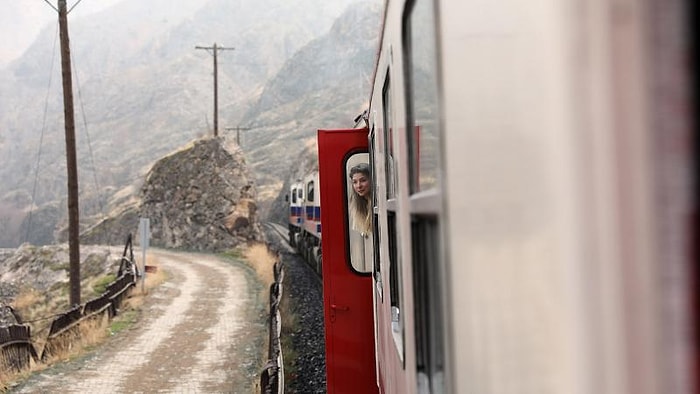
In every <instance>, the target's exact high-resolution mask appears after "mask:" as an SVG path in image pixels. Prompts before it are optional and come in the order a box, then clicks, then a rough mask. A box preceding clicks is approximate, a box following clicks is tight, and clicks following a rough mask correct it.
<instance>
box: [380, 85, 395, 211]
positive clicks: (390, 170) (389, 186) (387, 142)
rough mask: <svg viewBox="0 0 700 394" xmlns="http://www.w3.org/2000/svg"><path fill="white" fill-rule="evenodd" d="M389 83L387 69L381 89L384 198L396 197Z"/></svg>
mask: <svg viewBox="0 0 700 394" xmlns="http://www.w3.org/2000/svg"><path fill="white" fill-rule="evenodd" d="M389 88H390V83H389V72H388V71H387V76H386V81H384V88H383V89H382V106H383V114H382V115H383V118H384V119H383V120H384V157H385V162H384V172H385V176H386V178H385V179H386V198H388V199H391V198H395V197H396V168H395V155H394V129H393V126H394V125H393V124H392V120H391V119H392V117H391V115H392V111H391V96H390V94H389V92H390V90H389Z"/></svg>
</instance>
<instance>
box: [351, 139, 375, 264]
mask: <svg viewBox="0 0 700 394" xmlns="http://www.w3.org/2000/svg"><path fill="white" fill-rule="evenodd" d="M345 173H346V174H347V177H346V179H347V182H348V183H347V188H346V189H347V207H348V216H349V220H348V224H349V227H350V229H349V231H348V234H349V237H348V242H349V245H350V247H349V250H350V263H351V264H352V268H353V269H354V270H355V271H357V272H361V273H370V272H372V256H373V253H372V250H373V247H372V245H373V240H374V238H373V236H372V233H373V231H372V217H373V199H372V195H373V193H372V190H373V188H372V186H373V183H372V174H371V171H370V166H369V155H368V154H367V153H357V154H354V155H352V156H351V157H350V158H348V160H347V161H346V163H345Z"/></svg>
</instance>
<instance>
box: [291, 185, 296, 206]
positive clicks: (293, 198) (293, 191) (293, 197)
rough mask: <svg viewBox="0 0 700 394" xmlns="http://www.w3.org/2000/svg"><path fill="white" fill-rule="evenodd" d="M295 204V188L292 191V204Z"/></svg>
mask: <svg viewBox="0 0 700 394" xmlns="http://www.w3.org/2000/svg"><path fill="white" fill-rule="evenodd" d="M296 203H297V188H296V187H295V188H294V189H292V204H296Z"/></svg>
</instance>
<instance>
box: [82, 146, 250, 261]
mask: <svg viewBox="0 0 700 394" xmlns="http://www.w3.org/2000/svg"><path fill="white" fill-rule="evenodd" d="M140 217H145V218H148V219H149V220H150V229H151V238H150V243H151V245H153V246H159V247H166V248H178V249H187V250H202V251H203V250H207V251H220V250H225V249H230V248H233V247H235V246H236V245H239V244H241V243H246V242H249V241H256V240H262V239H263V232H262V228H261V226H260V223H259V220H258V215H257V204H256V191H255V184H254V182H253V180H252V178H251V176H250V174H249V171H248V168H247V166H246V163H245V158H244V157H243V153H242V152H241V150H240V148H239V147H238V146H237V145H235V143H233V141H229V140H227V139H226V138H223V137H218V138H205V139H200V140H197V141H195V142H193V143H191V144H190V145H188V146H187V147H185V148H183V149H181V150H179V151H177V152H175V153H173V154H170V155H168V156H166V157H164V158H162V159H160V160H159V161H158V162H156V164H155V165H154V166H153V167H152V168H151V171H150V172H149V173H148V176H147V178H146V181H145V183H144V185H143V187H142V188H141V192H140V198H139V199H138V200H137V201H132V202H130V204H129V205H127V206H125V207H123V208H122V209H121V210H120V212H119V213H118V214H117V215H113V216H111V217H109V218H107V219H105V220H103V221H102V222H101V223H100V224H99V225H98V226H96V227H95V228H93V229H91V230H90V231H88V232H86V233H85V234H84V236H83V237H81V240H82V241H83V242H88V243H104V241H99V240H100V239H101V238H102V239H104V238H107V239H109V242H111V243H115V242H116V243H118V242H121V241H123V239H124V237H125V234H128V233H130V232H131V233H135V232H136V229H137V227H138V220H139V218H140Z"/></svg>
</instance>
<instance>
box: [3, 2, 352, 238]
mask: <svg viewBox="0 0 700 394" xmlns="http://www.w3.org/2000/svg"><path fill="white" fill-rule="evenodd" d="M352 2H353V0H334V1H325V0H298V1H294V2H280V1H276V0H258V1H255V2H251V1H247V0H192V1H187V2H179V3H178V5H177V6H176V7H173V3H172V2H171V1H170V0H149V1H147V2H146V1H141V0H122V1H119V2H115V3H114V5H113V6H112V7H111V8H109V9H108V10H105V11H104V12H101V13H98V14H94V15H91V16H90V17H89V18H70V22H69V24H70V27H69V29H70V38H71V46H72V48H71V55H72V58H73V70H74V74H75V77H74V79H73V81H74V85H75V87H74V98H75V108H76V129H77V130H76V133H77V145H78V164H79V177H80V188H81V191H80V200H81V218H82V220H83V221H84V225H85V226H90V225H91V224H92V223H94V222H95V221H96V220H98V219H99V218H100V217H102V216H104V215H105V214H107V213H109V212H111V210H112V209H115V206H112V205H109V204H108V203H107V201H108V200H109V199H110V198H111V196H112V195H114V194H116V193H121V192H122V190H123V189H124V188H125V187H131V189H132V190H133V189H134V188H136V190H138V188H137V187H135V186H129V185H132V184H133V183H134V182H137V180H139V179H142V178H143V176H144V175H145V173H146V172H147V171H148V169H149V168H151V166H152V165H153V162H154V161H155V160H157V159H158V158H160V157H163V156H164V155H166V154H168V153H169V152H171V151H172V150H173V149H176V148H177V147H178V146H182V145H183V144H185V143H187V141H191V140H192V139H193V138H197V137H201V136H204V135H211V125H212V124H213V120H212V113H213V109H212V56H211V54H210V53H207V52H206V51H203V50H196V49H195V46H196V45H200V46H211V45H212V44H214V43H217V44H218V45H222V46H225V47H228V48H235V49H232V50H228V51H223V52H220V53H219V56H218V60H219V61H218V63H219V67H218V83H219V126H220V131H221V132H222V133H224V131H225V128H226V127H235V126H238V125H243V123H242V117H243V115H244V114H245V113H246V112H247V111H248V109H249V108H250V106H251V105H252V104H253V103H255V102H256V100H257V99H258V97H259V96H260V94H261V92H262V91H263V87H264V86H265V84H266V82H267V81H268V80H269V79H270V78H273V77H274V76H275V75H277V73H278V71H279V70H280V69H281V68H282V67H283V65H284V64H285V62H286V61H287V60H288V59H289V58H290V57H291V56H292V55H294V54H295V53H296V52H297V51H298V50H299V49H300V48H302V47H304V46H305V45H306V44H308V43H309V42H311V41H312V40H314V39H315V38H317V37H320V36H322V35H324V34H326V33H327V32H328V29H329V28H330V27H331V25H332V24H333V23H334V21H335V20H336V18H338V16H339V15H340V14H341V13H342V12H343V10H344V9H346V7H348V5H349V4H351V3H352ZM42 5H43V3H42ZM80 6H81V5H78V7H80ZM46 8H47V9H48V11H51V10H50V8H49V7H48V6H47V7H46ZM55 36H56V26H55V24H53V23H52V24H50V25H48V26H46V27H45V28H44V30H43V31H42V33H41V34H40V35H39V36H38V38H37V40H36V41H35V43H34V44H33V45H32V46H31V47H30V48H29V49H28V50H27V51H26V52H25V53H24V55H23V56H21V57H20V58H18V59H17V60H15V61H13V62H12V63H10V64H9V65H8V66H7V67H5V68H2V69H0V86H2V88H1V89H0V155H1V156H2V157H3V165H2V166H0V185H2V192H0V246H17V245H19V244H20V243H21V242H24V241H28V240H29V241H32V242H36V243H50V242H54V241H55V239H56V237H55V230H59V231H60V229H61V228H62V227H64V226H65V217H66V215H65V206H66V204H65V195H66V180H65V174H66V170H65V145H64V131H63V104H62V93H61V84H60V80H61V78H60V67H59V61H58V60H59V59H58V55H57V49H56V48H57V46H56V45H54V44H55V42H56V40H55ZM348 43H350V42H348ZM309 64H311V63H309ZM353 111H355V109H353ZM350 116H352V115H350ZM249 121H250V122H252V118H248V119H247V120H246V122H249ZM261 124H262V123H257V125H261ZM266 124H267V123H266ZM260 143H265V142H264V140H260ZM260 157H261V156H256V157H255V158H254V159H253V160H259V158H260ZM273 178H276V176H273ZM56 208H58V210H56ZM29 212H32V213H33V214H37V215H39V216H41V217H42V218H41V221H34V220H32V223H34V224H36V223H41V224H42V225H43V227H42V228H43V229H44V230H42V231H43V233H42V236H37V235H36V232H35V228H32V226H27V224H28V221H27V219H28V218H27V214H28V213H29ZM30 224H31V223H30ZM21 226H26V227H25V228H27V227H28V228H29V230H30V231H22V230H21V229H20V227H21ZM49 234H50V235H51V236H50V237H48V235H49ZM47 238H48V239H47Z"/></svg>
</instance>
